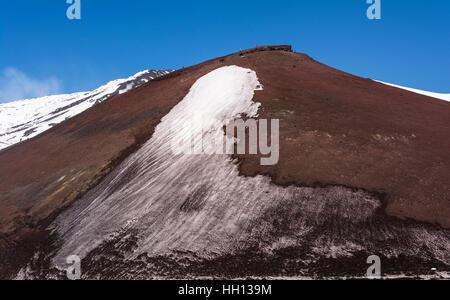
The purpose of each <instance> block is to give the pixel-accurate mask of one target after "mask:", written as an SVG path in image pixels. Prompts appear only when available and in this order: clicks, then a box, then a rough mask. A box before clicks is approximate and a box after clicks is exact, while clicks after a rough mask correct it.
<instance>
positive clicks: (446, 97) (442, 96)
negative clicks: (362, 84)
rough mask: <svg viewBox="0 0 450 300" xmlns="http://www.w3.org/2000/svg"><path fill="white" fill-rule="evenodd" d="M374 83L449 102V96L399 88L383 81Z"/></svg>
mask: <svg viewBox="0 0 450 300" xmlns="http://www.w3.org/2000/svg"><path fill="white" fill-rule="evenodd" d="M375 81H376V82H379V83H382V84H386V85H389V86H392V87H396V88H399V89H403V90H407V91H410V92H413V93H416V94H421V95H425V96H428V97H432V98H437V99H441V100H444V101H450V94H440V93H433V92H427V91H422V90H418V89H413V88H408V87H404V86H400V85H395V84H391V83H386V82H383V81H379V80H375Z"/></svg>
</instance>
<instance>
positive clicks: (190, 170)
mask: <svg viewBox="0 0 450 300" xmlns="http://www.w3.org/2000/svg"><path fill="white" fill-rule="evenodd" d="M289 50H290V49H289V48H288V47H267V48H258V49H252V50H248V51H245V52H240V53H236V54H232V55H229V56H226V57H221V58H217V59H214V60H211V61H208V62H205V63H202V64H200V65H196V66H193V67H190V68H186V69H182V70H178V71H175V72H173V73H170V74H168V75H166V76H163V77H160V78H157V79H155V80H152V81H150V82H149V83H147V84H145V85H143V86H141V87H139V88H137V89H134V90H132V91H130V92H129V93H126V94H123V95H116V96H114V97H112V98H111V99H109V100H108V101H106V102H103V103H101V104H99V105H96V106H94V107H93V108H91V109H89V110H87V111H85V112H83V113H81V114H79V115H77V116H75V117H73V118H71V119H69V120H67V121H65V122H63V123H61V124H60V125H59V126H57V127H55V128H52V129H50V130H48V131H46V132H45V133H44V134H42V135H40V136H38V137H36V138H35V139H31V140H28V141H25V142H24V143H21V144H19V145H17V146H15V147H11V148H9V149H6V150H4V151H3V152H1V153H0V166H1V168H2V170H5V173H7V174H8V176H5V177H2V180H1V181H0V195H1V198H0V208H1V209H0V214H2V215H1V218H0V220H1V224H0V229H1V232H2V235H1V236H0V249H3V250H2V251H1V252H0V255H2V257H1V258H2V261H5V262H7V263H4V264H3V265H0V266H1V267H2V268H3V272H4V274H7V275H6V276H16V275H17V274H18V273H17V271H18V270H19V269H21V272H19V274H18V276H19V277H25V278H54V277H58V276H64V272H63V271H62V270H58V268H63V264H61V261H64V258H65V256H67V255H68V254H76V255H79V256H80V257H81V258H82V259H83V260H82V264H83V270H84V271H83V272H84V273H83V276H84V278H161V277H165V278H167V277H169V278H174V277H177V276H179V277H181V278H191V277H194V278H198V277H201V276H211V277H216V276H219V277H227V278H229V277H231V278H236V277H248V276H250V277H258V276H263V277H265V276H283V277H297V276H306V277H308V276H325V277H330V276H362V274H365V271H366V269H367V265H366V259H367V257H368V256H369V255H372V254H374V253H376V254H379V255H380V257H381V258H382V261H383V268H384V270H385V272H386V273H387V274H389V275H392V274H397V275H399V274H402V272H408V274H409V275H410V276H417V275H427V274H429V270H430V269H431V268H438V270H441V271H444V272H449V271H450V269H449V266H450V258H449V256H448V254H449V253H450V251H449V250H450V234H449V230H448V229H446V228H448V227H449V225H450V224H449V223H448V220H449V217H450V212H449V210H448V209H449V208H448V191H449V186H448V182H450V174H449V168H448V166H449V164H450V161H449V159H450V156H449V155H448V149H450V147H449V146H450V145H449V142H448V141H447V139H446V137H447V136H448V134H449V133H450V124H449V119H448V115H449V114H450V104H449V103H447V102H445V101H441V100H438V99H433V98H430V97H426V96H423V95H418V94H415V93H411V92H408V91H404V90H400V89H397V88H393V87H388V86H386V85H384V84H380V83H377V82H374V81H372V80H369V79H363V78H359V77H356V76H353V75H350V74H347V73H344V72H341V71H338V70H335V69H333V68H330V67H328V66H325V65H323V64H320V63H318V62H316V61H314V60H313V59H311V58H310V57H308V56H307V55H304V54H299V53H292V52H290V51H289ZM222 72H223V73H222ZM218 74H221V76H218ZM211 78H212V79H211ZM218 78H219V79H220V80H219V79H218ZM258 86H262V89H261V88H259V87H258ZM224 87H227V89H226V90H227V91H228V92H230V93H231V96H230V95H228V94H227V93H224V92H223V88H224ZM242 95H245V96H242ZM241 96H242V97H241ZM216 101H217V102H216ZM215 105H217V107H218V108H219V109H218V110H217V109H216V108H215V107H216V106H215ZM210 106H212V107H213V108H214V109H212V110H209V109H208V107H210ZM255 107H258V111H257V112H256V111H255V110H254V108H255ZM221 112H223V114H222V113H221ZM196 113H202V114H203V113H204V114H205V116H206V117H210V118H211V119H215V120H217V121H219V122H218V123H216V122H212V123H211V124H212V126H213V127H212V128H211V130H210V131H209V133H208V134H212V135H215V134H217V135H219V134H220V133H221V131H220V129H221V128H222V127H221V126H222V125H223V124H222V123H226V122H227V121H228V120H230V119H233V118H236V117H237V116H238V115H240V114H242V113H244V114H246V115H247V117H255V118H258V119H279V120H280V160H279V163H278V164H277V165H274V166H261V165H260V158H261V155H235V156H234V157H230V156H228V155H225V156H224V155H209V156H204V155H200V156H198V155H197V156H195V155H194V156H189V155H173V153H171V151H170V140H171V139H172V138H173V137H174V136H175V137H177V136H178V134H181V133H182V132H184V131H185V130H188V129H187V128H186V123H185V122H183V121H185V120H186V119H189V118H191V117H195V115H196ZM256 114H257V115H256ZM173 120H175V121H176V120H178V121H179V122H178V123H177V122H175V123H176V124H179V125H178V126H176V127H175V128H176V129H178V130H179V131H177V130H175V131H173V132H172V131H170V130H168V129H170V128H171V127H170V126H171V124H172V122H171V121H173ZM233 158H235V160H233ZM70 204H71V205H70ZM69 205H70V207H69ZM436 223H438V224H440V225H436ZM31 245H34V246H37V247H32V246H31ZM31 257H34V259H31ZM403 274H404V273H403ZM408 274H406V275H408ZM404 275H405V274H404Z"/></svg>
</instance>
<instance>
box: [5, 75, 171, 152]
mask: <svg viewBox="0 0 450 300" xmlns="http://www.w3.org/2000/svg"><path fill="white" fill-rule="evenodd" d="M169 72H170V71H166V70H161V71H159V70H146V71H142V72H139V73H137V74H135V75H133V76H131V77H129V78H126V79H117V80H113V81H110V82H108V83H107V84H105V85H103V86H101V87H99V88H98V89H95V90H94V91H91V92H81V93H74V94H67V95H53V96H46V97H42V98H36V99H26V100H20V101H15V102H9V103H5V104H0V150H1V149H4V148H6V147H9V146H11V145H14V144H16V143H18V142H21V141H24V140H27V139H29V138H32V137H34V136H36V135H38V134H40V133H42V132H44V131H46V130H48V129H50V128H52V127H53V126H55V125H57V124H59V123H61V122H62V121H64V120H67V119H69V118H71V117H73V116H75V115H77V114H79V113H81V112H82V111H84V110H86V109H88V108H90V107H92V106H93V105H95V104H98V103H101V102H103V101H104V100H106V99H108V98H110V97H112V96H114V95H117V94H121V93H125V92H127V91H129V90H131V89H133V88H136V87H138V86H140V85H142V84H144V83H146V82H148V81H149V80H152V79H154V78H156V77H158V76H162V75H166V74H168V73H169Z"/></svg>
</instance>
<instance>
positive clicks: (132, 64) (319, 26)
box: [0, 0, 450, 102]
mask: <svg viewBox="0 0 450 300" xmlns="http://www.w3.org/2000/svg"><path fill="white" fill-rule="evenodd" d="M0 4H1V5H0V102H1V101H3V102H4V101H7V100H13V99H12V98H14V97H19V96H24V95H26V96H30V95H34V94H36V96H37V95H38V94H43V93H44V94H45V93H63V92H64V93H68V92H75V91H84V90H91V89H94V88H96V87H98V86H100V85H101V84H103V83H105V82H107V81H109V80H112V79H116V78H123V77H128V76H130V75H132V74H134V73H136V72H138V71H141V70H144V69H176V68H180V67H183V66H186V67H187V66H190V65H193V64H196V63H200V62H202V61H204V60H207V59H210V58H214V57H218V56H221V55H225V54H228V53H232V52H235V51H238V50H239V49H240V48H242V49H244V48H250V47H254V46H255V45H256V44H259V45H263V44H292V45H293V47H294V50H295V51H296V52H304V53H307V54H309V55H310V56H311V57H313V58H315V59H316V60H319V61H320V62H323V63H325V64H327V65H330V66H332V67H335V68H338V69H341V70H343V71H346V72H349V73H353V74H355V75H359V76H362V77H369V78H373V79H378V80H383V81H387V82H390V83H394V84H399V85H404V86H409V87H414V88H419V89H424V90H430V91H434V92H441V93H450V74H449V73H450V59H449V53H450V34H449V33H450V32H449V31H450V30H449V29H450V1H448V0H433V1H428V0H410V1H407V0H382V19H381V20H368V19H367V17H366V10H367V8H368V7H369V4H367V3H366V0H320V1H319V0H303V1H302V0H292V1H284V0H278V1H264V0H259V1H255V0H226V1H221V0H209V1H203V0H198V1H195V0H192V1H187V0H185V1H175V0H167V1H156V0H81V5H82V6H81V8H82V10H81V16H82V19H81V20H69V19H67V17H66V10H67V8H68V7H69V4H66V0H33V1H29V0H27V1H23V0H21V1H18V0H14V1H12V0H0Z"/></svg>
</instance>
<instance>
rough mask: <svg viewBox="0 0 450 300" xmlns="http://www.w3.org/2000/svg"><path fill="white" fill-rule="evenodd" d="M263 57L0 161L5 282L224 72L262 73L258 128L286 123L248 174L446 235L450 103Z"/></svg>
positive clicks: (151, 94)
mask: <svg viewBox="0 0 450 300" xmlns="http://www.w3.org/2000/svg"><path fill="white" fill-rule="evenodd" d="M258 50H259V51H254V50H250V51H246V53H236V54H232V55H229V56H226V57H222V58H217V59H214V60H211V61H208V62H205V63H202V64H200V65H196V66H193V67H190V68H186V69H182V70H178V71H176V72H173V73H171V74H169V75H167V76H164V77H161V78H157V79H155V80H153V81H150V82H148V83H147V84H145V85H143V86H141V87H139V88H137V89H135V90H132V91H130V92H128V93H125V94H122V95H117V96H114V97H112V98H110V99H109V100H107V101H105V102H103V103H101V104H99V105H97V106H95V107H93V108H92V109H89V110H88V111H85V112H84V113H82V114H80V115H78V116H76V117H74V118H72V119H70V120H67V121H65V122H63V123H61V124H60V125H58V126H56V127H55V128H53V129H51V130H49V131H47V132H45V133H43V134H41V135H39V136H38V137H36V138H33V139H31V140H28V141H25V142H23V143H20V144H17V145H15V146H13V147H10V148H8V149H6V150H4V151H2V152H0V170H1V175H0V177H1V180H0V261H2V263H0V277H1V274H2V272H11V270H13V269H14V268H15V264H20V263H21V262H20V257H24V259H25V257H26V256H27V255H29V254H30V253H32V251H33V250H32V245H33V241H37V240H39V239H40V238H41V236H42V234H43V233H42V232H41V230H42V229H43V228H44V227H45V225H46V224H48V222H50V221H51V220H52V219H53V218H54V217H55V216H56V215H57V214H58V213H59V212H60V211H61V210H62V209H64V208H65V207H67V206H68V205H70V203H72V202H73V201H75V200H76V199H77V198H79V197H80V196H81V195H82V194H84V193H85V192H86V191H87V190H89V189H90V188H91V187H92V186H94V185H95V184H96V183H98V181H99V180H100V179H101V178H103V176H104V175H106V174H107V173H109V172H110V171H111V170H112V169H113V168H114V167H115V166H116V165H117V164H118V163H119V162H121V161H122V160H123V159H124V158H125V157H127V156H128V154H130V153H132V152H134V151H135V150H136V149H138V148H139V146H140V145H142V143H144V142H145V141H147V140H148V139H149V138H150V137H151V135H152V133H153V130H154V128H155V126H156V125H157V124H158V123H159V121H160V119H161V118H162V117H163V116H164V115H166V114H167V113H168V112H169V111H170V109H171V108H172V107H173V106H174V105H176V104H177V103H178V102H179V101H180V100H182V99H183V97H184V96H185V95H186V94H187V92H188V90H189V88H190V87H191V86H192V84H193V83H194V82H195V81H196V80H197V79H198V78H199V77H201V76H203V75H205V74H207V73H209V72H210V71H212V70H214V69H216V68H219V67H221V66H225V65H238V66H242V67H245V68H250V69H252V70H254V71H256V73H257V75H258V77H259V80H260V82H261V83H262V84H263V85H264V90H263V91H259V92H257V93H256V95H255V98H254V100H255V101H258V102H261V103H262V108H261V110H260V118H262V119H264V118H267V119H280V161H279V163H278V165H275V166H264V167H263V166H260V160H259V157H257V156H242V157H240V158H241V159H242V160H241V164H240V170H241V173H242V174H243V175H248V176H254V175H257V174H266V175H269V176H270V177H271V178H272V179H273V181H274V182H275V183H277V184H280V185H289V184H295V185H299V186H313V185H323V186H326V185H342V186H346V187H353V188H359V189H364V190H367V191H371V192H374V193H377V194H379V195H381V196H382V197H383V200H385V201H386V213H387V214H388V215H391V216H396V217H399V218H411V219H414V220H417V221H424V222H429V223H437V224H439V225H441V226H443V227H445V228H448V227H450V205H449V204H450V203H449V200H450V186H449V182H450V139H448V137H449V136H450V103H447V102H445V101H441V100H437V99H434V98H429V97H426V96H421V95H418V94H414V93H411V92H408V91H404V90H401V89H397V88H394V87H389V86H385V85H383V84H380V83H377V82H374V81H372V80H369V79H364V78H360V77H357V76H353V75H350V74H347V73H344V72H341V71H339V70H336V69H333V68H330V67H328V66H325V65H323V64H321V63H318V62H316V61H314V60H313V59H311V58H310V57H308V56H307V55H305V54H299V53H293V52H289V51H285V50H286V49H285V48H283V47H279V48H272V49H270V48H259V49H258ZM13 253H14V257H15V260H14V262H13V261H11V260H10V258H11V256H12V254H13ZM17 257H19V259H18V258H17ZM17 260H19V261H17ZM4 262H6V263H4Z"/></svg>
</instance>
